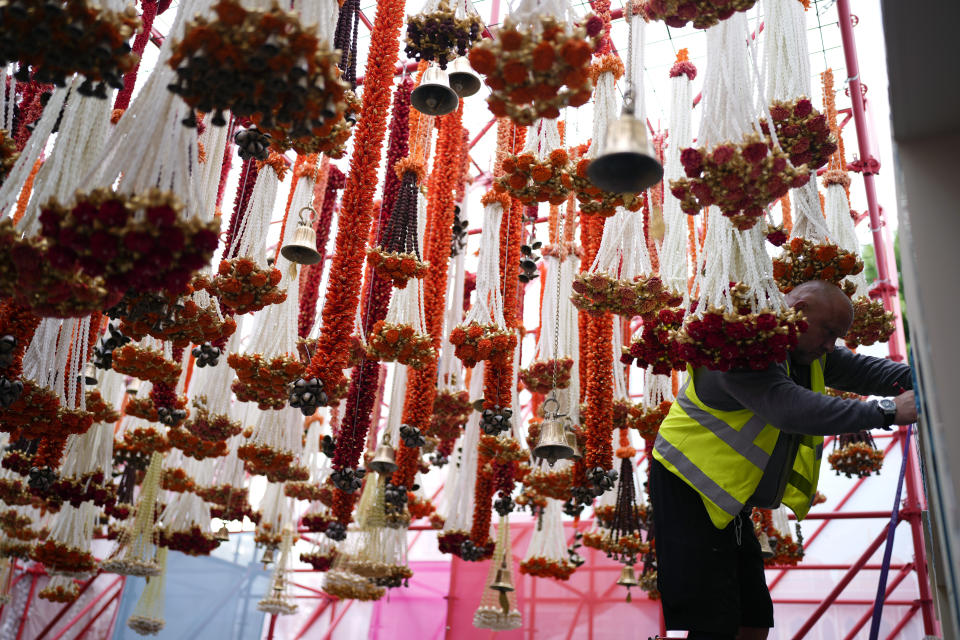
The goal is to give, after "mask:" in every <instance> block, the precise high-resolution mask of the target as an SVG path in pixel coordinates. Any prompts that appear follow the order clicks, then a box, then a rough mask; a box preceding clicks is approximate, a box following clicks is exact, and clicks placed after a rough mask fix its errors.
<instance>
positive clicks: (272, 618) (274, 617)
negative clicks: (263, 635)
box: [267, 613, 277, 640]
mask: <svg viewBox="0 0 960 640" xmlns="http://www.w3.org/2000/svg"><path fill="white" fill-rule="evenodd" d="M276 626H277V614H275V613H271V614H270V628H269V629H267V640H273V629H274V627H276Z"/></svg>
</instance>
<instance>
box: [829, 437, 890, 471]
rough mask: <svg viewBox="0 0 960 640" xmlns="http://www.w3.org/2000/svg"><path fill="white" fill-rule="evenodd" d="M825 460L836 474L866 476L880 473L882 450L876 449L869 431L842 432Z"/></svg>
mask: <svg viewBox="0 0 960 640" xmlns="http://www.w3.org/2000/svg"><path fill="white" fill-rule="evenodd" d="M827 460H828V461H829V462H830V466H831V467H832V468H833V470H834V471H836V472H837V475H840V474H841V473H842V474H844V475H845V476H847V477H848V478H850V477H853V476H856V477H858V478H866V477H868V476H869V475H871V474H873V473H877V474H879V473H880V468H881V467H882V466H883V452H882V451H879V450H878V449H877V447H876V445H875V444H874V442H873V437H871V435H870V432H869V431H860V432H857V433H843V434H840V435H839V436H837V439H836V440H834V445H833V451H832V452H831V453H830V455H829V456H828V457H827Z"/></svg>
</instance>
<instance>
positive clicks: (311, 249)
mask: <svg viewBox="0 0 960 640" xmlns="http://www.w3.org/2000/svg"><path fill="white" fill-rule="evenodd" d="M304 211H312V212H313V213H314V215H316V213H317V212H316V211H315V210H314V208H313V207H304V208H303V209H301V210H300V224H299V225H298V226H297V230H296V231H295V232H294V233H293V240H291V241H290V243H289V244H285V245H284V246H283V248H282V249H280V255H282V256H283V257H284V258H286V259H287V260H289V261H290V262H293V263H296V264H317V263H318V262H320V260H321V259H322V258H323V256H321V255H320V252H319V251H317V232H316V231H314V229H313V227H311V226H310V225H309V224H308V223H307V221H306V220H305V219H304V217H303V212H304Z"/></svg>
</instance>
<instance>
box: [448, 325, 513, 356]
mask: <svg viewBox="0 0 960 640" xmlns="http://www.w3.org/2000/svg"><path fill="white" fill-rule="evenodd" d="M450 343H451V344H452V345H453V346H454V347H455V349H454V354H455V355H456V356H457V357H458V358H460V360H462V361H463V365H464V366H465V367H473V366H476V364H477V363H478V362H480V361H481V360H490V361H497V360H502V359H503V358H505V357H507V356H508V354H512V353H513V350H514V348H515V347H516V346H517V334H516V333H515V332H514V331H510V330H508V329H500V328H499V327H497V325H495V324H480V323H478V322H471V323H470V324H468V325H457V326H456V327H454V328H453V331H451V332H450Z"/></svg>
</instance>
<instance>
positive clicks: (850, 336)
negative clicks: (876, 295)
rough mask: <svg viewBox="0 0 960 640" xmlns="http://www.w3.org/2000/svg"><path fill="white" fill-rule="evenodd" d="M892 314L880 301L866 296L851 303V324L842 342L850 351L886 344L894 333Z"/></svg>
mask: <svg viewBox="0 0 960 640" xmlns="http://www.w3.org/2000/svg"><path fill="white" fill-rule="evenodd" d="M894 328H895V327H894V324H893V313H892V312H890V311H887V310H886V308H885V307H884V306H883V301H882V300H871V299H870V298H867V297H866V296H863V297H860V298H857V299H856V300H854V301H853V324H852V325H850V331H849V332H848V333H847V335H846V337H845V338H844V340H845V341H846V343H847V346H848V347H850V348H851V349H852V348H854V347H858V346H864V347H866V346H869V345H871V344H874V343H876V342H886V341H887V340H889V339H890V336H892V335H893V331H894Z"/></svg>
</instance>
